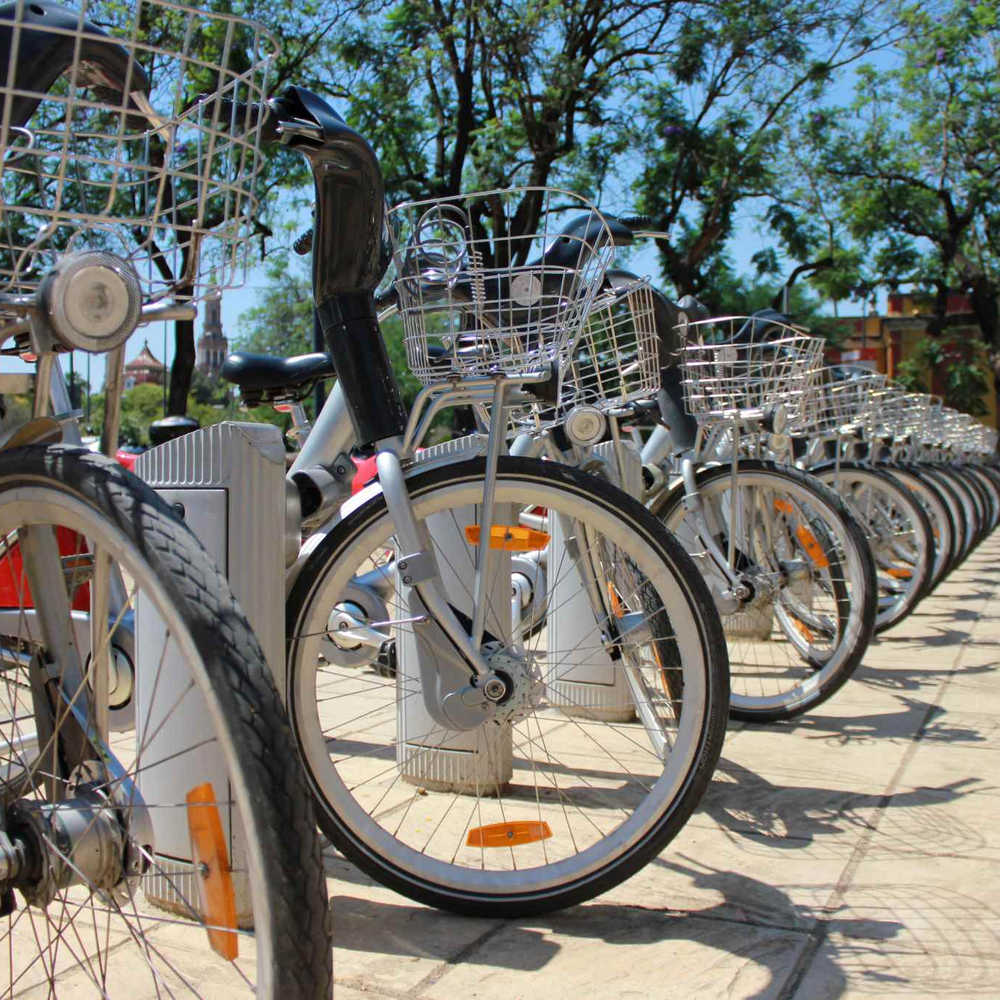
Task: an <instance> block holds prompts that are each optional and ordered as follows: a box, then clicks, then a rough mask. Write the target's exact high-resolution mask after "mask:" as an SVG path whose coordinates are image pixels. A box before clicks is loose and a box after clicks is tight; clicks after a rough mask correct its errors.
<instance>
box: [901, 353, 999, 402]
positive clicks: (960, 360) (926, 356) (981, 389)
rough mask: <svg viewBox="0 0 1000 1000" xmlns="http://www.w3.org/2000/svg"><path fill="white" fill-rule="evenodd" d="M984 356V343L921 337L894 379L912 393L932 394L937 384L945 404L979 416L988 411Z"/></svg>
mask: <svg viewBox="0 0 1000 1000" xmlns="http://www.w3.org/2000/svg"><path fill="white" fill-rule="evenodd" d="M985 354H986V344H985V343H984V342H983V341H981V340H978V339H976V338H973V339H971V340H970V339H969V338H968V337H956V336H954V335H947V334H946V335H945V336H941V337H925V338H924V339H923V340H922V341H920V343H919V344H918V345H917V351H916V354H915V355H914V356H913V357H912V358H910V359H908V360H906V361H904V362H902V363H901V364H900V365H899V366H898V367H897V369H896V378H897V380H898V381H899V382H901V383H902V384H903V385H904V386H906V387H907V388H908V389H912V390H913V391H915V392H934V391H935V390H936V388H937V387H938V385H937V384H936V382H937V383H938V384H940V385H941V388H942V389H943V390H944V401H945V404H946V405H948V406H953V407H955V408H956V409H958V410H962V411H963V412H965V413H971V414H972V415H973V416H974V417H978V416H982V415H983V414H985V413H988V412H989V410H988V409H987V407H986V406H985V404H984V403H983V396H984V395H985V394H986V390H987V387H988V382H987V380H986V373H987V368H986V363H985V361H984V356H985ZM935 375H938V379H937V380H936V379H935V377H934V376H935Z"/></svg>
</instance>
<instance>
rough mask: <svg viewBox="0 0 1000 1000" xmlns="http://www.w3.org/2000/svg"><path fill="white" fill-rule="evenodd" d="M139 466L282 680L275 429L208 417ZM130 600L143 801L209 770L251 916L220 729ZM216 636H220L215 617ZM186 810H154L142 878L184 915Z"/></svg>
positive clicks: (158, 901)
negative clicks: (200, 549)
mask: <svg viewBox="0 0 1000 1000" xmlns="http://www.w3.org/2000/svg"><path fill="white" fill-rule="evenodd" d="M135 472H136V475H138V476H139V478H141V479H143V480H145V481H146V482H147V483H148V484H149V485H150V486H151V487H153V489H155V490H156V492H157V493H158V494H159V495H160V496H161V497H162V498H163V499H164V500H165V501H166V502H167V504H169V505H170V506H171V507H172V508H173V509H174V511H175V512H176V514H177V516H178V517H180V518H181V519H182V520H183V521H184V522H185V523H186V524H187V525H188V526H189V527H190V528H191V530H192V531H193V532H194V534H195V535H196V536H197V537H198V540H199V541H200V542H201V543H202V545H203V546H204V547H205V549H206V550H207V551H208V554H209V555H210V556H211V557H212V559H213V560H214V561H215V563H216V565H217V566H219V568H220V569H221V570H222V572H223V573H224V574H225V575H226V577H227V578H228V579H229V582H230V585H231V587H232V589H233V592H234V594H235V595H236V598H237V600H238V601H239V602H240V605H241V606H242V608H243V611H244V612H245V613H246V615H247V618H248V619H249V621H250V625H251V627H252V628H253V630H254V632H255V634H256V636H257V638H258V640H259V641H260V644H261V646H262V648H263V650H264V655H265V657H266V658H267V663H268V665H269V666H270V668H271V672H272V674H273V677H274V682H275V685H276V686H277V687H278V689H279V691H282V689H283V685H284V670H283V669H282V668H283V666H284V650H285V603H284V596H285V595H284V571H285V560H286V538H287V537H288V535H287V532H286V525H287V516H288V503H287V500H286V495H287V494H286V485H285V447H284V443H283V441H282V435H281V431H280V430H279V429H278V428H277V427H274V426H272V425H270V424H258V423H231V422H227V423H221V424H215V425H213V426H210V427H205V428H203V429H202V430H197V431H192V432H191V433H188V434H185V435H184V436H182V437H178V438H175V439H174V440H172V441H168V442H166V443H165V444H162V445H160V446H159V447H156V448H153V449H151V450H150V451H147V452H145V453H144V454H142V455H140V456H139V458H138V459H137V460H136V464H135ZM296 548H297V546H296ZM208 585H209V586H210V583H208ZM137 605H138V606H137V609H136V639H135V644H136V654H137V664H136V698H137V700H138V707H139V709H140V710H139V711H138V712H137V713H136V716H137V718H138V719H141V720H144V723H145V724H144V725H140V726H138V727H137V729H136V734H135V737H136V740H137V741H139V745H143V746H145V753H146V757H147V760H148V761H149V763H148V764H147V765H145V766H144V768H143V770H142V772H141V773H140V774H139V775H138V785H139V789H140V791H141V792H142V794H143V796H144V798H145V799H146V800H147V801H156V802H176V803H182V802H185V801H186V800H187V795H188V792H189V791H190V790H191V788H192V787H193V786H195V785H199V784H202V783H204V782H211V784H212V787H213V789H214V792H215V798H216V801H217V802H218V805H219V809H218V812H219V818H220V819H221V822H222V828H223V834H224V837H225V842H226V848H227V850H228V852H229V866H230V869H231V874H232V881H233V889H234V894H235V900H236V917H237V924H238V926H240V927H241V928H250V927H252V926H253V913H252V911H251V907H250V898H251V897H250V886H249V873H248V869H247V859H246V852H245V845H244V842H243V838H242V831H241V830H240V828H239V825H238V823H234V822H233V821H232V817H231V815H230V813H231V811H230V810H229V809H228V808H227V807H226V804H227V803H228V802H230V801H231V800H232V795H231V793H230V784H229V775H228V773H227V770H226V767H225V764H224V763H223V759H222V754H221V753H220V752H219V750H218V747H217V745H216V744H215V741H214V734H215V733H216V731H217V730H216V728H215V727H214V726H213V725H212V723H211V721H210V718H209V714H208V707H207V705H206V704H205V702H204V700H203V698H202V696H201V694H200V693H199V691H198V689H197V688H196V687H195V686H194V683H193V681H192V679H191V677H190V674H189V672H188V668H187V666H186V664H185V663H184V662H183V659H182V657H181V656H180V655H179V654H178V653H174V654H173V655H171V656H167V657H164V645H165V644H164V625H163V622H162V621H161V620H160V619H159V616H157V615H156V614H155V613H154V612H153V611H152V610H151V609H149V608H144V607H143V606H142V604H141V602H137ZM219 641H220V642H224V641H225V639H224V631H223V630H222V629H220V633H219ZM171 649H172V650H176V649H177V645H176V644H171ZM161 660H163V662H162V663H161V662H160V661H161ZM154 695H155V698H156V704H157V705H160V706H165V708H164V709H163V711H167V712H173V713H175V714H173V715H172V716H171V723H170V725H158V724H157V716H156V714H155V713H154V712H149V711H148V706H149V705H150V704H151V702H152V701H153V698H154ZM144 709H146V710H144ZM177 709H179V711H176V710H177ZM180 723H183V724H180ZM264 794H267V791H266V789H265V790H264ZM185 814H186V810H181V809H161V810H153V811H152V821H153V828H154V833H155V843H156V863H155V866H154V868H155V871H156V872H157V874H156V875H155V876H152V877H150V878H148V879H146V880H144V883H143V885H144V891H145V894H146V898H147V899H148V900H149V901H150V902H151V903H153V904H154V905H156V906H159V907H161V908H163V909H166V910H169V911H172V912H176V913H180V914H182V915H185V916H190V906H189V903H187V902H186V901H187V900H191V899H198V898H200V883H201V874H200V870H199V866H197V865H196V864H195V862H194V860H193V858H192V853H193V851H192V847H191V836H190V833H189V830H188V824H187V822H186V820H185ZM151 870H154V869H153V868H151Z"/></svg>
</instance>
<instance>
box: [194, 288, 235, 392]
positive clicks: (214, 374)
mask: <svg viewBox="0 0 1000 1000" xmlns="http://www.w3.org/2000/svg"><path fill="white" fill-rule="evenodd" d="M228 354H229V342H228V341H227V340H226V338H225V337H224V336H223V334H222V292H220V291H215V292H212V293H211V294H210V295H209V296H208V297H207V298H206V299H205V325H204V326H203V327H202V331H201V339H200V340H199V341H198V356H197V361H196V362H195V367H196V368H197V369H198V371H200V372H201V373H202V374H203V375H207V376H208V377H209V378H210V379H215V378H218V375H219V369H220V368H221V367H222V362H223V361H225V360H226V357H227V355H228Z"/></svg>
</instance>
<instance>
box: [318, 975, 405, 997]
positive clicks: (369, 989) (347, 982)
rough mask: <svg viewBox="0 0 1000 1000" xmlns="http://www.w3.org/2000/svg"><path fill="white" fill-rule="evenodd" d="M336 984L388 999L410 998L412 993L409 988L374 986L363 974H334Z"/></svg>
mask: <svg viewBox="0 0 1000 1000" xmlns="http://www.w3.org/2000/svg"><path fill="white" fill-rule="evenodd" d="M333 981H334V984H335V985H337V986H343V987H345V988H346V989H349V990H356V991H357V992H358V993H364V994H365V996H371V997H385V998H386V1000H408V998H409V997H410V996H412V993H411V992H410V991H407V990H394V989H392V988H391V987H386V986H372V985H371V983H370V982H369V981H368V980H367V979H365V978H364V977H363V976H344V977H341V976H336V975H335V976H334V977H333Z"/></svg>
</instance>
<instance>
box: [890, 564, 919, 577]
mask: <svg viewBox="0 0 1000 1000" xmlns="http://www.w3.org/2000/svg"><path fill="white" fill-rule="evenodd" d="M886 573H888V574H889V576H891V577H894V578H895V579H897V580H909V579H910V578H911V577H912V576H913V570H912V569H905V568H904V567H902V566H892V567H890V568H889V569H887V570H886Z"/></svg>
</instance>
